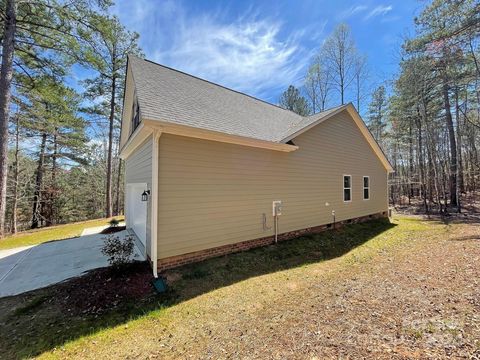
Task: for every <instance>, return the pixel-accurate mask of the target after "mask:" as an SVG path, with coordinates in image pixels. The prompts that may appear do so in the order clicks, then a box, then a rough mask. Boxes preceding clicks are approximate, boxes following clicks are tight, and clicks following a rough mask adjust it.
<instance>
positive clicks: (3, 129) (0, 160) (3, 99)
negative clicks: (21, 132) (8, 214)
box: [0, 0, 17, 238]
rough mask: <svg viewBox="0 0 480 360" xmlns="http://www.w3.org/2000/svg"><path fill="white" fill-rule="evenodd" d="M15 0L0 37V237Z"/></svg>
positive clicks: (11, 0)
mask: <svg viewBox="0 0 480 360" xmlns="http://www.w3.org/2000/svg"><path fill="white" fill-rule="evenodd" d="M15 7H16V4H15V0H7V1H6V7H5V20H4V21H5V27H4V31H3V39H2V67H1V69H0V238H2V237H3V236H4V235H5V211H6V209H7V171H8V120H9V115H10V97H11V87H12V77H13V54H14V51H15V48H14V41H15V30H16V22H17V18H16V16H17V15H16V8H15Z"/></svg>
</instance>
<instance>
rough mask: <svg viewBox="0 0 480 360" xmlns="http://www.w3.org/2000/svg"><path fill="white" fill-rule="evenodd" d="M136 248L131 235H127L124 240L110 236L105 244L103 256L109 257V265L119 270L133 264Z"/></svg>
mask: <svg viewBox="0 0 480 360" xmlns="http://www.w3.org/2000/svg"><path fill="white" fill-rule="evenodd" d="M134 247H135V243H134V239H133V236H131V235H127V236H126V237H125V238H124V239H120V237H119V236H115V235H109V236H107V237H106V238H105V240H104V242H103V247H102V254H103V255H105V256H107V257H108V263H109V264H110V265H111V266H113V267H114V268H116V269H118V268H120V267H122V266H123V265H126V264H128V263H130V262H131V257H132V255H133V248H134Z"/></svg>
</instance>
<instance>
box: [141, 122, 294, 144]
mask: <svg viewBox="0 0 480 360" xmlns="http://www.w3.org/2000/svg"><path fill="white" fill-rule="evenodd" d="M143 122H144V123H145V126H147V127H151V128H152V129H154V128H157V129H161V131H162V133H165V134H173V135H180V136H187V137H192V138H197V139H204V140H211V141H218V142H224V143H229V144H236V145H243V146H250V147H256V148H261V149H268V150H275V151H283V152H291V151H295V150H297V149H298V146H295V145H289V144H284V143H277V142H273V141H266V140H258V139H252V138H248V137H245V136H238V135H230V134H225V133H221V132H218V131H212V130H206V129H199V128H195V127H192V126H186V125H179V124H172V123H169V122H166V121H161V120H148V119H144V120H143Z"/></svg>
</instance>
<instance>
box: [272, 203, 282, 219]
mask: <svg viewBox="0 0 480 360" xmlns="http://www.w3.org/2000/svg"><path fill="white" fill-rule="evenodd" d="M272 213H273V216H279V215H282V202H281V201H280V200H276V201H274V202H273V203H272Z"/></svg>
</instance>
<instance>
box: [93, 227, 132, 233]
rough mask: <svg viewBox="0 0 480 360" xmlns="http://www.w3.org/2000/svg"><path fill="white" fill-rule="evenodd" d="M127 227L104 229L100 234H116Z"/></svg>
mask: <svg viewBox="0 0 480 360" xmlns="http://www.w3.org/2000/svg"><path fill="white" fill-rule="evenodd" d="M126 228H127V227H126V226H110V227H108V228H106V229H103V230H102V231H101V232H100V234H114V233H116V232H119V231H123V230H125V229H126Z"/></svg>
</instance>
